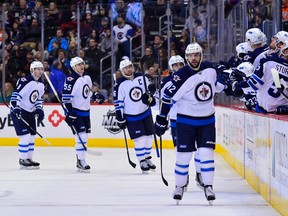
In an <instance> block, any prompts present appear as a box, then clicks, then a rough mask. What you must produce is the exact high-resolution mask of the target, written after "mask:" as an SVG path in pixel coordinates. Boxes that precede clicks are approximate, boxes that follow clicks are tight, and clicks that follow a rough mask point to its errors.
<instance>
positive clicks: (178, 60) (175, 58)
mask: <svg viewBox="0 0 288 216" xmlns="http://www.w3.org/2000/svg"><path fill="white" fill-rule="evenodd" d="M177 63H182V64H183V66H184V65H185V61H184V59H183V58H182V57H181V56H180V55H176V56H171V58H170V59H169V67H170V70H171V71H174V69H173V65H174V64H177Z"/></svg>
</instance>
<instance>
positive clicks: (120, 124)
mask: <svg viewBox="0 0 288 216" xmlns="http://www.w3.org/2000/svg"><path fill="white" fill-rule="evenodd" d="M117 125H118V127H119V128H120V129H121V130H124V129H125V128H126V127H127V122H126V119H122V120H118V119H117Z"/></svg>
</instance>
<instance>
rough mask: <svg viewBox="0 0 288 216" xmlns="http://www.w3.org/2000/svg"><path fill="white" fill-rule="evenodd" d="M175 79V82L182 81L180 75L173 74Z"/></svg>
mask: <svg viewBox="0 0 288 216" xmlns="http://www.w3.org/2000/svg"><path fill="white" fill-rule="evenodd" d="M173 80H174V81H175V82H178V81H180V80H181V79H180V77H179V76H178V75H174V76H173Z"/></svg>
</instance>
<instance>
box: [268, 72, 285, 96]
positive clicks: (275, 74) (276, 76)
mask: <svg viewBox="0 0 288 216" xmlns="http://www.w3.org/2000/svg"><path fill="white" fill-rule="evenodd" d="M271 74H272V77H273V80H274V83H275V86H276V88H277V90H278V92H279V93H280V94H281V95H282V96H284V97H285V98H286V99H287V100H288V95H287V94H285V93H284V89H282V86H281V83H285V81H284V80H283V79H281V80H280V78H279V73H278V71H277V70H276V69H275V68H272V69H271ZM281 81H282V82H281ZM284 88H285V89H286V88H287V84H286V83H285V84H284Z"/></svg>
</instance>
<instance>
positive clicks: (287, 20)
mask: <svg viewBox="0 0 288 216" xmlns="http://www.w3.org/2000/svg"><path fill="white" fill-rule="evenodd" d="M282 25H283V30H284V31H288V0H282Z"/></svg>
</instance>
